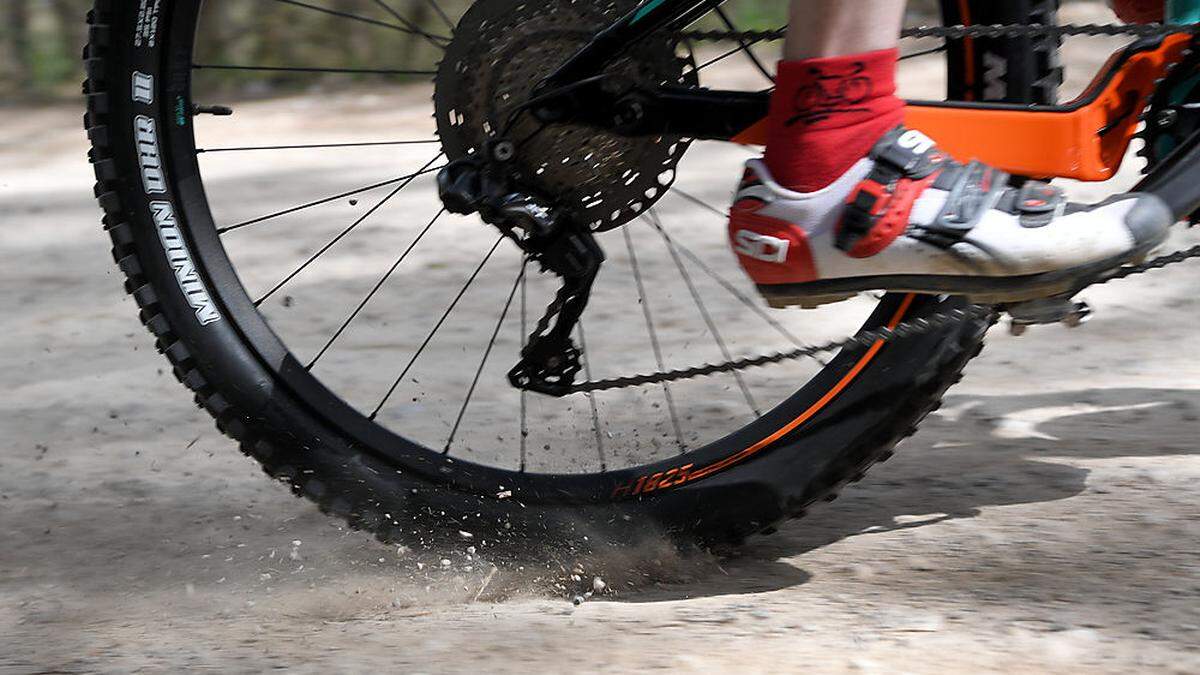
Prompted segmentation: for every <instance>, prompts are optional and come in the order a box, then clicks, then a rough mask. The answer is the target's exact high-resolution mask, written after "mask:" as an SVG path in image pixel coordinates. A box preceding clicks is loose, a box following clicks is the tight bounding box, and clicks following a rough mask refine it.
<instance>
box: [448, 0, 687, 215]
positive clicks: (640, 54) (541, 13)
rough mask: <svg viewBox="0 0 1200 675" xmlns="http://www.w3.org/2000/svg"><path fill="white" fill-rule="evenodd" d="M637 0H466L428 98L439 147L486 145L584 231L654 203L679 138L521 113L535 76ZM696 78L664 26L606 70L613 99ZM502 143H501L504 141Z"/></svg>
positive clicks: (670, 175) (455, 153)
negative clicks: (636, 90)
mask: <svg viewBox="0 0 1200 675" xmlns="http://www.w3.org/2000/svg"><path fill="white" fill-rule="evenodd" d="M636 5H637V0H615V1H614V2H606V3H598V2H569V3H567V2H528V3H521V4H516V3H513V2H510V1H509V0H481V1H480V2H476V3H475V4H474V5H472V6H471V8H470V10H468V11H467V13H466V14H465V15H464V16H463V18H462V20H461V21H460V22H459V24H458V27H457V29H456V30H455V33H454V39H453V41H452V42H451V43H450V45H449V46H448V48H447V49H446V54H445V57H444V58H443V59H442V62H441V64H440V66H439V67H438V71H437V76H436V79H435V87H434V97H433V101H434V107H435V115H436V118H437V129H438V136H439V137H440V138H441V141H442V147H443V149H444V150H445V153H446V156H447V157H448V158H449V159H450V160H451V161H454V160H458V159H462V158H465V157H467V156H469V155H473V154H476V153H479V152H481V151H483V150H484V149H485V148H486V147H488V146H489V145H494V146H495V147H497V148H498V149H499V151H500V152H501V153H502V157H504V158H505V159H506V160H507V161H506V167H505V172H506V175H507V177H508V178H510V179H511V180H512V181H513V183H514V184H515V185H518V186H521V187H522V188H524V189H525V190H527V191H531V192H533V193H537V194H541V195H550V196H553V198H554V201H555V204H556V207H557V208H559V209H561V210H563V212H564V215H566V216H568V217H569V218H570V219H571V220H573V221H574V222H576V223H579V224H581V225H584V226H586V227H588V228H589V229H591V230H593V231H603V230H609V229H613V228H616V227H619V226H620V225H623V224H625V223H627V222H629V221H630V220H632V219H633V218H634V217H636V216H637V215H638V214H639V213H641V212H644V211H645V210H646V209H647V208H649V207H650V206H651V205H653V204H654V203H655V202H656V201H657V200H658V199H659V198H661V197H662V195H663V193H665V192H666V190H667V188H669V187H670V186H671V183H672V182H673V181H674V179H675V167H676V165H677V164H678V163H679V160H680V159H681V158H682V157H683V154H684V151H685V150H686V149H687V146H688V141H687V139H683V138H680V137H674V136H643V137H637V138H631V137H625V136H620V135H617V134H613V133H606V132H604V131H601V130H598V129H596V128H595V127H594V126H583V125H573V124H571V123H570V122H569V121H567V122H565V123H554V124H544V123H543V122H540V121H538V120H537V119H536V118H535V117H534V116H533V115H531V114H528V113H527V112H525V111H524V108H523V107H524V105H525V104H526V102H527V101H529V99H530V97H531V94H532V92H533V90H534V88H535V87H536V85H537V84H538V83H539V82H541V81H542V80H543V79H545V78H546V77H547V76H548V75H550V74H551V73H552V72H553V71H554V69H555V68H556V67H558V66H559V65H561V64H562V63H564V62H565V61H566V60H567V59H568V58H569V57H570V56H571V55H572V54H574V53H575V52H577V51H578V50H579V49H580V48H581V47H583V46H584V45H585V44H587V43H588V41H589V40H590V39H591V38H592V36H594V35H595V34H596V32H597V31H598V30H600V29H601V28H603V27H604V26H606V25H608V24H609V23H611V22H612V21H614V20H616V19H617V18H618V17H620V16H622V15H623V14H625V13H627V12H629V11H630V10H632V9H633V8H634V7H635V6H636ZM664 84H672V85H676V86H698V84H699V81H698V76H697V75H696V72H695V64H694V62H693V60H692V59H691V57H690V56H678V55H677V54H676V46H675V42H674V41H673V40H672V39H671V38H670V37H669V36H667V35H661V36H659V35H655V36H651V37H649V38H646V39H644V40H642V41H640V43H638V44H636V45H632V46H631V47H630V48H629V51H628V52H627V53H626V54H625V56H624V57H622V58H621V59H620V60H619V61H618V62H616V63H614V64H612V65H611V66H610V67H609V68H608V70H607V71H606V72H605V73H604V74H603V78H602V82H601V86H602V87H603V88H605V89H606V92H607V91H611V93H612V95H613V97H614V100H615V99H616V98H618V97H620V96H621V95H622V93H624V92H625V91H628V90H629V89H631V88H633V87H636V86H639V85H640V86H643V87H648V86H659V85H664ZM505 142H507V143H505Z"/></svg>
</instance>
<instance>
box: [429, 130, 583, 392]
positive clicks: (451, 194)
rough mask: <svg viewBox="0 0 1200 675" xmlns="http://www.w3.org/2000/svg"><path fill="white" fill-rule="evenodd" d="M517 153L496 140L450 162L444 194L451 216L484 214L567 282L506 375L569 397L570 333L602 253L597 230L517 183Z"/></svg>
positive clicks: (575, 351) (441, 183)
mask: <svg viewBox="0 0 1200 675" xmlns="http://www.w3.org/2000/svg"><path fill="white" fill-rule="evenodd" d="M515 152H516V150H515V148H514V146H513V144H512V143H511V142H510V141H507V140H499V141H492V142H491V143H489V144H488V146H487V147H486V148H485V149H484V151H482V152H479V153H476V154H474V155H471V156H468V157H464V158H462V159H457V160H454V161H452V162H450V163H449V164H447V165H446V166H445V168H443V169H442V170H441V171H440V172H439V173H438V194H439V196H440V197H441V199H442V203H443V204H445V206H446V210H448V211H450V212H451V213H457V214H461V215H470V214H473V213H478V214H479V215H480V217H481V218H482V219H483V221H484V222H486V223H488V224H490V225H493V226H495V227H496V228H497V229H499V230H500V232H501V233H502V234H503V235H504V236H505V237H507V238H509V239H511V240H512V241H513V242H515V243H516V244H517V246H519V247H520V248H521V250H522V251H524V252H525V255H526V257H527V258H528V260H532V261H534V262H536V263H538V265H539V266H540V267H541V270H542V272H552V273H554V274H556V275H558V276H559V277H560V278H561V279H562V287H561V288H560V289H559V291H558V293H557V295H556V296H555V299H554V301H553V302H551V303H550V305H549V307H547V308H546V312H545V314H544V315H542V317H541V319H539V320H538V323H537V326H536V327H535V328H534V330H533V333H531V334H530V335H529V340H528V342H527V343H526V345H525V347H524V348H523V349H522V350H521V360H520V361H519V362H518V363H517V365H516V366H514V367H513V369H512V370H510V371H508V381H509V382H510V383H512V385H513V386H514V387H516V388H518V389H523V390H528V391H535V392H538V393H542V394H548V395H550V396H565V395H566V394H569V393H571V391H572V386H573V385H574V383H575V376H576V375H577V374H578V373H579V371H580V369H581V364H582V362H581V358H582V353H581V352H580V350H579V348H578V347H576V346H575V343H574V342H573V341H572V339H571V332H572V331H573V330H574V329H575V325H576V324H577V323H578V322H579V318H580V316H582V315H583V310H584V308H586V307H587V304H588V299H589V297H590V296H591V291H592V283H593V282H594V281H595V280H596V275H597V274H598V273H599V272H600V265H601V263H603V262H604V251H603V250H601V248H600V245H599V244H597V243H596V239H595V237H593V236H592V232H591V230H589V229H588V228H587V226H586V225H583V224H580V223H578V222H576V220H575V219H573V218H572V217H571V216H570V215H569V213H568V212H567V210H566V209H563V208H561V207H560V206H559V205H557V204H555V203H554V201H553V200H550V199H547V198H545V197H543V196H541V195H538V194H536V193H535V192H534V191H533V190H530V189H528V188H525V187H523V186H520V185H517V184H516V181H514V180H513V178H512V173H513V172H512V171H511V170H510V169H509V168H508V166H507V165H508V163H509V162H511V160H512V159H513V157H514V156H515ZM552 321H553V324H554V325H553V326H551V322H552Z"/></svg>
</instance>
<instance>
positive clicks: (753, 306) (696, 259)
mask: <svg viewBox="0 0 1200 675" xmlns="http://www.w3.org/2000/svg"><path fill="white" fill-rule="evenodd" d="M671 192H674V193H676V194H678V195H679V196H681V197H683V198H685V199H687V200H688V201H691V202H694V203H696V204H699V205H701V206H703V207H705V208H707V209H709V210H711V211H713V212H714V213H716V214H717V215H719V216H721V217H722V218H725V217H726V216H727V214H725V213H724V212H722V211H720V210H718V209H717V208H716V207H714V206H710V205H709V204H706V203H705V202H703V201H701V200H700V199H697V198H696V197H693V196H691V195H689V194H687V193H686V192H684V191H682V190H680V189H679V188H676V187H672V188H671ZM674 241H675V246H676V247H677V248H678V249H679V250H680V251H681V252H682V253H683V255H684V256H685V257H687V258H688V259H689V260H691V261H692V262H693V263H694V264H695V265H696V267H699V268H700V269H701V270H702V271H703V272H704V273H705V274H707V275H708V276H710V277H712V279H713V280H714V281H716V282H717V283H718V284H720V286H721V287H722V288H724V289H725V290H726V291H728V292H729V294H730V295H732V296H733V297H734V298H736V299H737V300H738V301H739V302H741V303H742V304H743V305H745V306H746V307H747V308H748V309H749V310H750V311H752V312H754V313H755V314H757V315H758V316H759V318H761V319H762V320H763V321H766V322H767V324H768V325H769V326H771V328H773V329H775V331H776V332H778V333H779V334H780V335H782V336H783V337H784V338H786V339H787V340H788V341H789V342H791V343H792V344H794V345H796V346H797V347H801V348H804V347H808V346H809V345H808V344H806V343H805V342H804V341H803V340H801V339H800V338H798V337H796V336H795V335H792V333H791V331H789V330H788V329H787V328H784V327H783V324H781V323H779V322H778V321H776V320H775V319H774V317H772V316H771V315H770V314H768V313H767V312H766V310H764V309H763V308H762V307H760V306H759V304H758V303H756V302H754V301H753V300H751V299H750V298H749V297H747V296H746V294H745V293H742V292H741V291H740V290H738V288H737V286H734V285H733V283H732V282H731V281H729V280H728V279H726V278H725V277H723V276H721V275H720V274H718V273H717V272H716V271H715V270H713V269H712V268H711V267H709V266H708V265H707V264H705V262H704V261H703V260H701V259H700V256H698V255H696V254H695V253H693V252H692V250H691V249H689V248H688V247H687V246H684V245H683V244H682V243H680V242H679V241H678V240H674ZM818 360H819V359H818Z"/></svg>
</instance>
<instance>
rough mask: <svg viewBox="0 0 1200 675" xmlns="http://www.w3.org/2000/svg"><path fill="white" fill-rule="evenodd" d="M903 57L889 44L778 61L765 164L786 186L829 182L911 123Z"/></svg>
mask: <svg viewBox="0 0 1200 675" xmlns="http://www.w3.org/2000/svg"><path fill="white" fill-rule="evenodd" d="M899 56H900V52H899V50H898V49H886V50H883V51H877V52H867V53H866V54H854V55H850V56H835V57H830V58H821V59H805V60H802V61H780V62H779V71H778V73H777V75H776V77H775V93H774V94H772V96H771V112H770V116H769V117H768V118H767V126H768V134H769V135H768V136H767V150H766V162H767V168H768V169H770V171H771V175H772V176H773V177H774V178H775V180H776V181H778V182H779V184H780V185H783V186H784V187H786V188H788V189H791V190H795V191H797V192H813V191H816V190H820V189H821V188H824V187H826V186H828V185H829V184H830V183H832V182H834V181H835V180H837V178H838V177H839V176H841V175H842V174H844V173H846V171H848V170H849V169H850V167H852V166H854V164H855V163H856V162H858V160H860V159H862V158H863V157H865V156H866V155H867V153H868V152H870V150H871V148H872V146H874V145H875V143H876V142H877V141H878V140H879V139H880V138H881V137H882V136H883V135H884V134H885V133H887V132H888V131H889V130H891V129H893V128H895V127H896V126H897V125H899V124H900V123H901V122H903V121H904V101H903V100H902V99H900V98H898V97H897V96H896V62H897V59H898V58H899Z"/></svg>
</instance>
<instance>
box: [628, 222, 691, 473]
mask: <svg viewBox="0 0 1200 675" xmlns="http://www.w3.org/2000/svg"><path fill="white" fill-rule="evenodd" d="M621 233H622V234H624V235H625V248H626V249H627V250H628V251H629V266H630V267H631V268H632V270H633V280H634V283H635V284H636V285H637V292H638V303H639V304H640V305H641V306H642V316H643V318H645V320H646V332H647V333H648V334H649V335H650V348H651V350H652V351H653V352H654V362H655V364H656V365H657V366H658V369H659V370H660V371H662V370H665V369H666V367H665V366H664V365H663V358H662V348H661V347H660V346H659V344H658V331H656V330H655V328H654V316H653V314H652V313H651V310H650V301H649V299H648V298H647V297H646V286H645V284H644V283H643V282H642V273H641V270H640V268H639V267H638V262H637V253H635V252H634V250H633V238H632V237H631V236H630V235H629V228H627V227H623V228H621ZM662 385H663V396H664V397H665V398H666V400H667V411H668V412H669V413H670V415H671V425H672V426H673V427H674V428H675V440H676V441H677V442H678V443H679V454H683V453H685V452H687V446H686V445H685V444H684V442H683V429H682V428H681V427H680V426H679V415H678V414H677V413H676V412H675V398H674V397H673V396H672V395H671V387H670V385H668V384H667V383H666V382H663V383H662Z"/></svg>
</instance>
